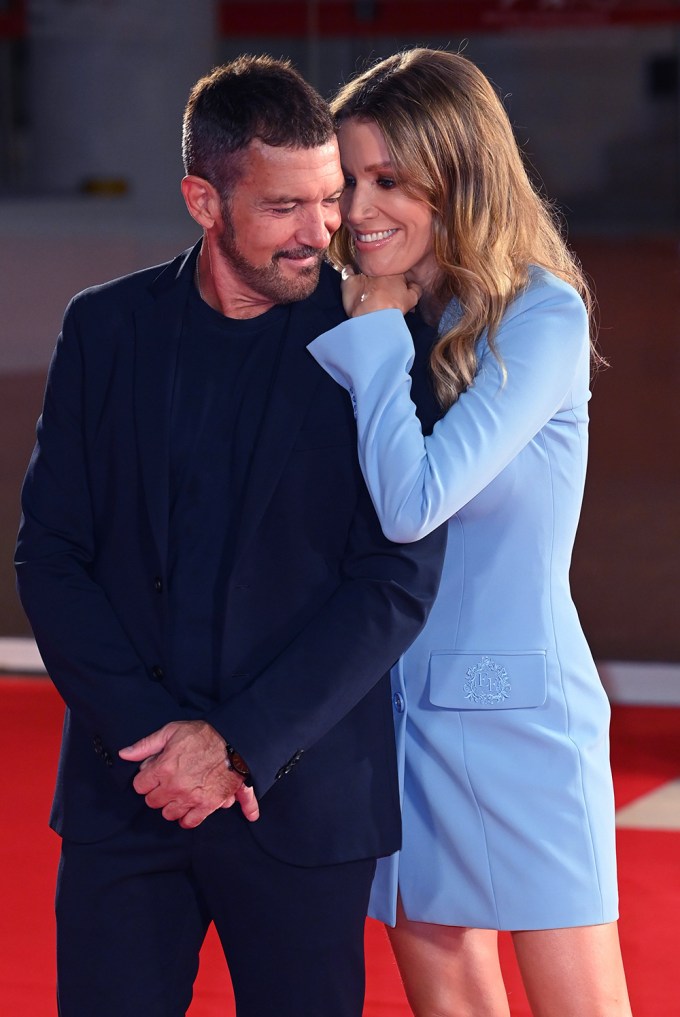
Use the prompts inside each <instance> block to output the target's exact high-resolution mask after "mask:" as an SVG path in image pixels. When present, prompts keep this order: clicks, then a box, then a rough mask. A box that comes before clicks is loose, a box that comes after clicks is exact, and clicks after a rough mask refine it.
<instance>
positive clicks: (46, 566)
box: [15, 302, 182, 781]
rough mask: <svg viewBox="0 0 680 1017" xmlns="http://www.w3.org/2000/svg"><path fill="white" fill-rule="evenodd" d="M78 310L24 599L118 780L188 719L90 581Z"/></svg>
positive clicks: (41, 464) (24, 572)
mask: <svg viewBox="0 0 680 1017" xmlns="http://www.w3.org/2000/svg"><path fill="white" fill-rule="evenodd" d="M75 319H76V313H75V311H74V305H73V302H72V304H71V305H70V306H69V308H68V309H67V313H66V316H65V319H64V327H63V331H62V334H61V335H60V337H59V340H58V342H57V346H56V349H55V353H54V356H53V358H52V363H51V366H50V370H49V374H48V381H47V387H46V393H45V400H44V405H43V411H42V415H41V417H40V419H39V421H38V426H37V442H36V445H35V448H34V451H33V455H32V458H31V461H30V464H29V467H28V471H27V474H26V477H25V480H24V484H23V489H22V519H21V525H20V530H19V537H18V542H17V548H16V555H15V564H16V569H17V585H18V591H19V595H20V598H21V601H22V604H23V606H24V609H25V611H26V614H27V616H28V619H29V621H30V623H31V625H32V628H33V632H34V635H35V639H36V642H37V644H38V648H39V650H40V653H41V655H42V658H43V660H44V662H45V666H46V668H47V671H48V673H49V675H50V677H51V679H52V680H53V682H54V684H55V685H56V687H57V689H58V690H59V692H60V694H61V696H62V698H63V699H64V700H65V702H66V704H67V706H68V707H69V708H70V709H71V711H72V713H73V716H74V717H75V718H76V719H77V721H78V722H79V723H80V724H81V725H83V726H84V727H85V729H86V730H88V731H89V732H90V734H91V735H93V737H96V738H97V740H98V742H99V741H100V742H101V743H102V744H103V745H104V746H105V747H106V749H107V751H108V754H109V757H110V760H111V768H112V770H113V772H114V774H115V775H116V776H120V779H121V781H122V780H124V779H127V778H129V775H130V773H132V772H134V771H135V770H136V769H137V764H131V763H124V762H123V761H122V760H120V759H118V756H117V751H116V750H117V749H119V748H120V747H122V746H124V745H128V744H130V743H131V742H133V741H135V740H136V739H137V738H139V737H141V736H142V735H145V734H149V733H150V732H151V731H154V730H156V729H158V728H159V727H161V726H162V725H163V724H165V723H167V722H168V721H170V720H179V719H182V711H181V709H180V708H179V706H178V705H177V703H176V702H175V701H174V699H173V698H172V697H171V696H170V695H169V694H168V692H167V691H165V689H164V688H163V687H162V686H161V685H160V684H159V683H158V682H157V681H154V680H153V678H152V677H151V676H150V675H149V673H148V670H147V668H148V662H147V664H145V662H144V661H143V660H142V659H141V658H140V656H139V654H138V652H137V650H136V649H135V647H134V646H133V645H132V643H131V641H130V639H129V638H128V636H127V634H126V632H125V631H124V630H123V628H122V626H121V624H120V622H119V620H118V619H117V617H116V615H115V613H114V611H113V609H112V607H111V604H110V603H109V601H108V599H107V597H106V594H105V592H104V591H103V589H102V588H101V587H100V586H99V585H98V584H97V582H96V581H95V579H94V578H93V573H94V571H95V568H94V565H95V556H96V534H95V523H94V519H93V512H92V507H91V499H90V491H89V484H88V470H87V462H86V454H85V437H84V433H85V428H84V420H83V417H84V414H83V373H84V372H83V357H82V351H81V346H80V341H79V336H78V330H77V325H76V320H75Z"/></svg>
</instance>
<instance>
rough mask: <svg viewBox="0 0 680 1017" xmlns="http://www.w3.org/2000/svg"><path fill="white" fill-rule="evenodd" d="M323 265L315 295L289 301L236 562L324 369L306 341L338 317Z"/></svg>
mask: <svg viewBox="0 0 680 1017" xmlns="http://www.w3.org/2000/svg"><path fill="white" fill-rule="evenodd" d="M331 271H332V270H330V269H328V270H326V269H324V273H325V274H324V275H323V276H322V282H321V284H320V286H319V288H318V290H317V291H316V293H315V294H314V295H313V296H312V297H310V298H309V299H307V300H303V301H300V302H299V303H296V304H292V305H291V311H290V317H289V320H288V327H287V330H286V334H285V336H284V338H283V347H282V350H281V353H280V357H279V364H278V369H277V370H276V373H275V375H274V378H273V379H272V386H271V396H270V399H269V403H268V406H267V410H266V412H265V416H264V419H263V421H262V426H261V428H260V432H259V436H258V441H257V445H256V447H255V448H254V449H253V454H252V458H251V463H250V469H249V473H248V478H247V481H246V489H245V496H244V500H243V505H242V511H241V513H240V524H239V530H238V537H237V543H236V549H237V550H236V562H238V558H239V556H240V555H241V553H242V552H243V550H244V549H245V547H246V545H247V543H248V541H249V540H250V539H251V538H252V537H253V535H254V534H255V531H256V530H257V527H258V525H259V523H260V520H261V519H262V517H263V515H264V513H265V511H266V509H267V506H268V505H269V502H270V501H271V498H272V495H273V494H274V490H275V488H276V485H277V483H278V481H279V478H280V477H281V474H282V473H283V470H284V467H285V465H286V461H287V459H288V457H289V455H290V453H291V451H292V448H293V445H294V444H295V440H296V438H297V434H298V431H299V430H300V427H301V426H302V423H303V421H304V418H305V414H306V412H307V408H308V406H309V403H310V401H311V399H312V396H313V395H314V392H315V390H316V388H317V386H318V385H319V383H320V381H321V379H322V378H323V377H324V372H323V371H322V369H321V368H320V367H319V365H318V364H317V363H316V361H315V360H314V358H313V357H312V356H311V354H310V353H308V351H307V344H308V343H310V342H311V341H312V339H315V338H316V337H317V336H318V335H320V334H321V332H325V331H326V330H327V329H329V328H333V327H334V326H335V325H337V324H338V323H339V322H340V321H342V320H343V318H344V312H343V309H342V303H341V301H340V297H339V294H338V290H337V287H334V286H333V285H332V284H331V281H330V279H329V276H328V272H331Z"/></svg>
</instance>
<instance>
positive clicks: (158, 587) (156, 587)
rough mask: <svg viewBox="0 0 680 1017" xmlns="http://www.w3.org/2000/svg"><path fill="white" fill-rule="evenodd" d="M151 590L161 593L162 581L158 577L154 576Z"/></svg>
mask: <svg viewBox="0 0 680 1017" xmlns="http://www.w3.org/2000/svg"><path fill="white" fill-rule="evenodd" d="M153 588H154V590H155V591H156V593H162V592H163V580H162V579H161V577H160V576H156V577H155V578H154V581H153Z"/></svg>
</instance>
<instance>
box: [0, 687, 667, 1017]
mask: <svg viewBox="0 0 680 1017" xmlns="http://www.w3.org/2000/svg"><path fill="white" fill-rule="evenodd" d="M61 714H62V709H61V703H60V700H59V698H58V696H57V694H56V692H55V691H54V689H53V688H52V686H51V685H50V683H49V682H48V681H47V680H45V679H11V678H0V793H1V799H0V800H1V801H2V815H1V817H0V824H1V825H0V831H1V837H0V900H1V901H2V905H1V910H0V916H1V917H0V1012H1V1013H2V1014H3V1017H53V1015H54V1014H56V1006H55V1003H54V978H55V975H54V946H53V944H54V918H53V913H52V897H53V890H54V876H55V870H56V864H57V858H58V853H59V842H58V838H57V837H56V836H55V835H54V834H52V833H51V832H50V831H49V830H48V829H47V825H46V824H47V815H48V811H49V802H50V796H51V791H52V780H53V776H54V767H55V761H56V757H57V751H58V746H59V736H60V728H61ZM678 744H680V710H678V709H672V708H662V707H658V708H657V707H630V706H620V707H615V709H614V717H613V723H612V763H613V768H614V780H615V787H616V795H617V803H618V804H619V805H625V804H627V803H629V802H631V801H633V800H634V799H636V798H638V797H639V796H640V795H643V794H646V793H647V792H648V791H651V790H653V789H654V788H655V787H658V786H659V785H661V784H663V783H665V782H666V781H668V780H672V779H674V778H677V777H679V776H680V753H679V752H678ZM618 841H619V870H620V885H621V913H622V918H621V939H622V943H623V950H624V959H625V961H626V967H627V971H628V982H629V988H630V993H631V999H632V1004H633V1012H634V1014H635V1017H680V990H679V989H678V987H677V980H676V978H675V974H676V970H677V963H678V962H677V944H678V940H679V937H680V917H679V916H680V866H679V864H678V863H679V862H680V832H666V831H655V830H627V829H626V830H619V836H618ZM366 944H367V965H368V976H367V980H368V984H367V997H366V1008H365V1017H402V1015H403V1017H408V1015H409V1009H408V1007H407V1005H406V1002H405V999H404V995H403V992H402V990H401V986H400V984H399V978H398V975H397V971H396V967H395V965H394V962H393V960H392V957H391V954H390V950H389V945H388V943H387V939H386V936H385V933H384V930H383V928H382V926H380V925H378V924H377V923H375V922H371V921H369V922H368V924H367V929H366ZM502 956H503V964H504V968H505V971H506V979H507V986H508V993H509V998H510V1003H511V1008H512V1017H530V1014H529V1009H528V1007H527V1004H526V999H525V997H524V993H523V990H522V988H521V984H520V982H519V978H518V975H517V972H516V968H515V966H514V960H513V957H512V951H511V947H510V944H509V938H508V937H504V938H503V942H502ZM228 986H229V981H228V975H227V972H226V967H225V964H224V959H223V957H222V954H221V951H220V948H219V943H218V942H217V939H216V937H215V936H214V935H212V934H211V935H210V936H209V937H208V939H207V941H206V944H205V947H204V950H203V955H202V965H201V971H200V974H199V977H198V981H197V984H196V993H195V998H194V1002H193V1003H192V1006H191V1008H190V1010H189V1017H231V1015H233V1006H232V1007H229V1006H226V1007H225V996H226V995H227V994H228V993H229V988H228ZM121 1017H122V1015H121Z"/></svg>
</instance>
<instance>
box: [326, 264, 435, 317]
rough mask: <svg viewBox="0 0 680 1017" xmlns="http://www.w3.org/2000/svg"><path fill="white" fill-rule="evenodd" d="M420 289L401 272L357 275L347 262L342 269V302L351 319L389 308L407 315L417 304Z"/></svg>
mask: <svg viewBox="0 0 680 1017" xmlns="http://www.w3.org/2000/svg"><path fill="white" fill-rule="evenodd" d="M421 292H422V291H421V288H420V286H418V285H417V283H408V282H407V281H406V279H405V277H404V276H403V275H383V276H367V275H357V273H356V272H355V271H354V269H353V268H352V267H351V266H350V265H345V267H344V268H343V270H342V302H343V304H344V307H345V311H346V313H347V315H348V316H349V317H350V318H358V317H359V315H360V314H370V313H371V311H385V310H387V309H388V308H396V310H398V311H401V312H402V314H406V312H407V311H412V310H413V308H414V307H415V306H416V304H417V303H418V301H419V299H420V295H421Z"/></svg>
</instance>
